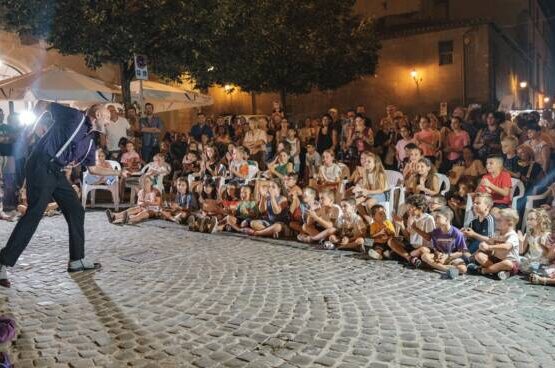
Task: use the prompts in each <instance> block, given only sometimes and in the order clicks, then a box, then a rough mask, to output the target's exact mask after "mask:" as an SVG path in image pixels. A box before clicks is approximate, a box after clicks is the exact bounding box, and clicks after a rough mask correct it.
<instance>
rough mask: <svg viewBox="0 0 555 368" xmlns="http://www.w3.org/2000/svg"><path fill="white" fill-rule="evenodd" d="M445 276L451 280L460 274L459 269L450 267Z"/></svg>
mask: <svg viewBox="0 0 555 368" xmlns="http://www.w3.org/2000/svg"><path fill="white" fill-rule="evenodd" d="M445 276H446V277H447V278H448V279H450V280H454V279H456V278H457V277H458V276H459V269H458V268H455V267H453V268H450V269H448V270H447V272H445Z"/></svg>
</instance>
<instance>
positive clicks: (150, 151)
mask: <svg viewBox="0 0 555 368" xmlns="http://www.w3.org/2000/svg"><path fill="white" fill-rule="evenodd" d="M158 152H160V147H159V146H143V147H142V148H141V156H142V157H141V158H142V159H143V161H144V162H146V163H149V162H152V158H153V157H154V155H155V154H157V153H158Z"/></svg>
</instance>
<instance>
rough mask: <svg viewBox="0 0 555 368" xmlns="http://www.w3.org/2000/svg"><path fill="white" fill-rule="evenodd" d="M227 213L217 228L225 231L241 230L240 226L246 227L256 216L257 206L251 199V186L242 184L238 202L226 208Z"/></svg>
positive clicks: (257, 214)
mask: <svg viewBox="0 0 555 368" xmlns="http://www.w3.org/2000/svg"><path fill="white" fill-rule="evenodd" d="M227 212H228V213H229V215H227V216H226V217H225V218H224V219H223V221H222V222H221V223H219V224H218V229H219V230H223V229H224V228H225V229H226V230H227V231H232V230H234V231H237V232H242V228H244V227H247V226H248V225H249V224H250V222H251V221H252V220H255V219H257V218H258V216H259V213H258V207H257V203H256V201H255V200H253V199H252V187H250V186H248V185H244V186H242V187H241V190H240V191H239V202H238V203H237V205H236V206H235V207H230V208H228V209H227Z"/></svg>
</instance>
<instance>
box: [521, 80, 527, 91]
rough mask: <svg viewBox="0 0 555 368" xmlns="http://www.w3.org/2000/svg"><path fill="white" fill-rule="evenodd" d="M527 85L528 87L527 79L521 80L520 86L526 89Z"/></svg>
mask: <svg viewBox="0 0 555 368" xmlns="http://www.w3.org/2000/svg"><path fill="white" fill-rule="evenodd" d="M526 87H528V82H526V81H522V82H520V88H522V89H524V88H526Z"/></svg>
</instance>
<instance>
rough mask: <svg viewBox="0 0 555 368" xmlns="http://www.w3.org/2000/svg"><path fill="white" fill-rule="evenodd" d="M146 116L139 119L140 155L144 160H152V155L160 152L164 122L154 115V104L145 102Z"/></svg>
mask: <svg viewBox="0 0 555 368" xmlns="http://www.w3.org/2000/svg"><path fill="white" fill-rule="evenodd" d="M145 113H146V116H145V117H142V118H141V119H140V122H141V133H143V147H142V148H141V156H142V159H143V161H144V162H150V161H152V157H154V155H155V154H157V153H158V152H160V134H161V133H162V128H163V127H164V124H163V123H162V120H161V119H160V118H159V117H158V116H156V115H154V105H152V104H151V103H146V104H145Z"/></svg>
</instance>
